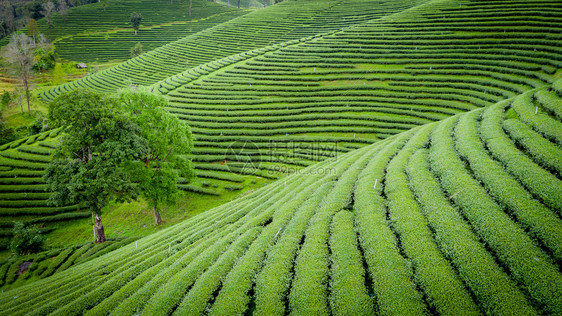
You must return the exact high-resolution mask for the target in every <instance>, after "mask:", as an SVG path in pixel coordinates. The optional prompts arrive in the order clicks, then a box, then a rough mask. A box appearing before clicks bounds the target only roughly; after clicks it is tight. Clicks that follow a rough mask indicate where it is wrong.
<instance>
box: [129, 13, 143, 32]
mask: <svg viewBox="0 0 562 316" xmlns="http://www.w3.org/2000/svg"><path fill="white" fill-rule="evenodd" d="M141 21H142V14H141V13H138V12H133V13H131V25H132V26H133V29H134V30H135V35H136V34H137V32H138V30H139V28H140V24H141Z"/></svg>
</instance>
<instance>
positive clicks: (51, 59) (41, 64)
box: [33, 45, 57, 72]
mask: <svg viewBox="0 0 562 316" xmlns="http://www.w3.org/2000/svg"><path fill="white" fill-rule="evenodd" d="M56 59H57V57H56V53H55V47H54V46H53V45H50V46H49V47H41V48H38V49H37V50H36V51H35V59H34V64H33V69H34V70H36V71H39V72H45V71H47V70H50V69H53V68H54V67H55V64H56Z"/></svg>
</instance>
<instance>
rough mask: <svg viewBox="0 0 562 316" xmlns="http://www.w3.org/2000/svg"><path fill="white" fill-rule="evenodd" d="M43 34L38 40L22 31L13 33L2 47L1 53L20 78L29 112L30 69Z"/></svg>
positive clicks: (40, 45) (42, 41)
mask: <svg viewBox="0 0 562 316" xmlns="http://www.w3.org/2000/svg"><path fill="white" fill-rule="evenodd" d="M44 43H45V39H44V37H43V36H41V35H40V36H39V39H38V40H36V41H35V40H33V39H32V38H30V37H28V36H27V35H25V34H24V33H15V34H13V35H12V37H11V38H10V42H9V43H8V45H6V46H4V47H3V48H2V55H3V56H4V58H5V59H6V61H7V62H8V64H9V66H10V67H11V68H12V70H13V71H14V72H15V74H16V75H17V76H18V77H19V78H20V80H21V81H22V83H23V88H24V90H25V97H26V100H27V109H28V111H29V114H32V111H31V101H30V99H31V93H30V91H29V90H30V84H31V82H30V80H31V79H32V77H33V72H32V71H31V70H32V68H33V65H34V63H35V51H36V49H38V47H39V48H41V47H43V46H44V45H45V44H44Z"/></svg>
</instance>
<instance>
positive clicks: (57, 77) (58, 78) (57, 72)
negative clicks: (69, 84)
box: [53, 63, 66, 84]
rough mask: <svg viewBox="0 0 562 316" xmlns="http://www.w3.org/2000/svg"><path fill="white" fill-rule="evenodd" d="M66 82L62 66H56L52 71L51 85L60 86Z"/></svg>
mask: <svg viewBox="0 0 562 316" xmlns="http://www.w3.org/2000/svg"><path fill="white" fill-rule="evenodd" d="M65 80H66V73H65V72H64V69H62V64H60V63H59V64H56V65H55V69H54V70H53V83H54V84H61V83H64V82H65Z"/></svg>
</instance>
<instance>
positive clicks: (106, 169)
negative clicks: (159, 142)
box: [44, 90, 148, 243]
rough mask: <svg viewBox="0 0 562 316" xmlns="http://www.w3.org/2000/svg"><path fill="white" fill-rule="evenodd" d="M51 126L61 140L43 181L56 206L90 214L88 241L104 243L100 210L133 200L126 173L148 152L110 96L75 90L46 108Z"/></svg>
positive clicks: (134, 191)
mask: <svg viewBox="0 0 562 316" xmlns="http://www.w3.org/2000/svg"><path fill="white" fill-rule="evenodd" d="M49 120H50V124H51V126H52V127H54V128H57V127H62V128H63V131H64V135H63V137H62V139H61V142H60V145H59V146H58V147H57V149H56V151H55V153H54V154H53V160H52V161H51V162H50V164H49V165H48V167H47V170H46V173H45V176H44V179H45V181H46V182H47V187H48V190H49V191H50V192H52V194H51V197H50V198H49V201H50V202H51V203H52V204H54V205H58V206H62V205H67V204H78V205H79V206H80V207H82V208H85V209H89V210H90V211H91V212H92V221H93V224H94V240H95V242H96V243H100V242H104V241H105V231H104V228H103V224H102V219H101V214H102V209H103V207H104V206H106V205H107V204H108V203H109V202H110V201H112V200H117V201H125V200H128V199H130V198H135V197H136V196H137V194H138V190H139V187H138V184H136V183H133V182H132V181H131V175H130V173H129V171H128V169H127V168H126V167H127V165H128V164H129V163H130V162H131V161H133V160H140V159H141V158H142V157H145V156H146V154H147V152H148V144H147V142H146V140H144V139H143V138H142V137H141V136H140V132H141V130H140V128H139V127H138V126H137V125H135V124H134V123H133V122H132V121H131V120H130V119H129V117H128V116H127V115H126V113H125V112H124V111H122V110H121V107H120V103H119V101H118V100H117V99H116V98H114V97H108V96H104V95H102V94H99V93H96V92H92V91H87V90H75V91H72V92H69V93H66V94H62V95H61V96H59V97H57V98H56V99H55V100H53V102H52V103H51V105H50V108H49Z"/></svg>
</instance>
